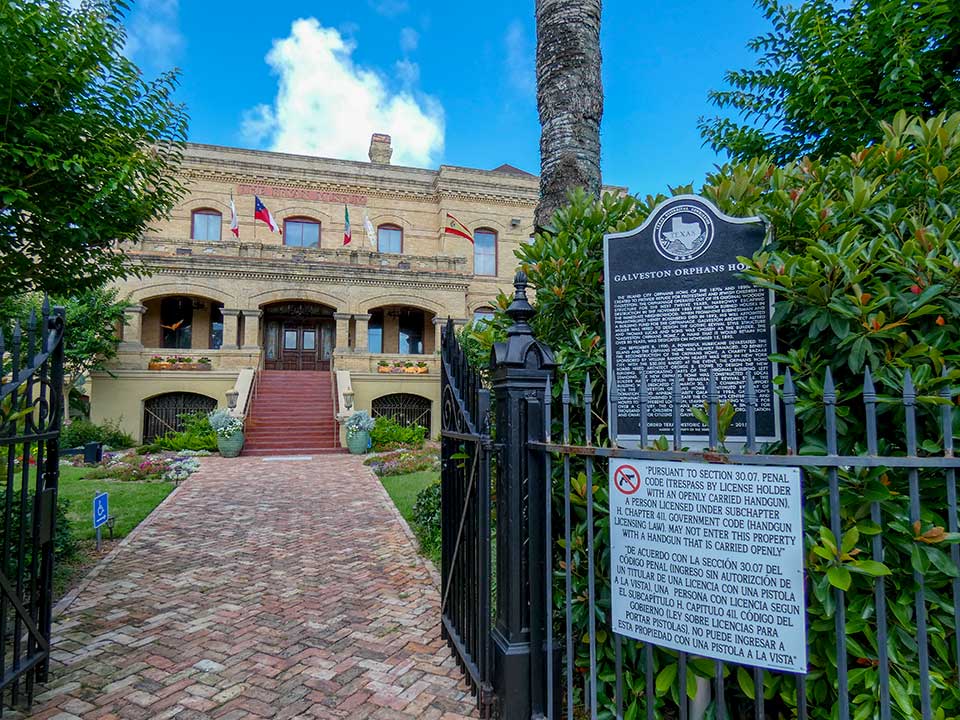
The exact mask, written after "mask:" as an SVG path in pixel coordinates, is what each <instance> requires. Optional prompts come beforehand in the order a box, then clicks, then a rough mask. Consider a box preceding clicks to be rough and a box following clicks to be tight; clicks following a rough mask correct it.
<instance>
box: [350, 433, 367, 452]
mask: <svg viewBox="0 0 960 720" xmlns="http://www.w3.org/2000/svg"><path fill="white" fill-rule="evenodd" d="M369 447H370V433H368V432H367V431H366V430H356V431H354V432H351V433H347V449H349V450H350V452H351V453H353V454H354V455H363V454H364V453H365V452H367V449H368V448H369Z"/></svg>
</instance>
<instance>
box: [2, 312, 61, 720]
mask: <svg viewBox="0 0 960 720" xmlns="http://www.w3.org/2000/svg"><path fill="white" fill-rule="evenodd" d="M63 330H64V311H63V309H62V308H55V309H54V310H53V311H52V312H51V310H50V306H49V303H47V302H44V304H43V310H42V315H41V317H40V318H39V321H38V319H37V317H36V315H31V317H30V320H29V322H28V323H27V326H26V332H25V333H24V332H23V331H22V329H21V327H20V324H19V323H17V324H16V325H15V326H14V328H13V333H12V336H11V338H10V344H9V346H8V345H6V344H5V338H4V337H3V333H2V331H0V453H2V455H3V462H4V465H5V469H4V472H3V474H2V477H3V483H4V484H3V486H2V499H0V502H2V508H0V519H2V526H0V563H2V564H0V713H2V711H3V707H4V704H5V703H6V704H9V705H10V706H16V705H18V704H20V703H22V702H23V701H26V704H27V705H29V704H30V703H31V702H32V701H33V693H34V683H35V682H37V681H39V682H43V681H45V680H46V677H47V673H48V670H49V663H50V627H51V612H52V608H53V562H54V543H53V538H54V533H55V531H56V528H55V524H56V523H55V520H56V512H55V508H56V507H57V483H58V480H59V477H60V454H59V441H58V438H59V435H60V422H61V418H62V414H63V380H64V378H63Z"/></svg>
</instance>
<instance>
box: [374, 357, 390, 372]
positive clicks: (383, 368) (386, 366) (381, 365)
mask: <svg viewBox="0 0 960 720" xmlns="http://www.w3.org/2000/svg"><path fill="white" fill-rule="evenodd" d="M377 372H378V373H388V372H390V363H388V362H387V361H386V360H381V361H380V362H378V363H377Z"/></svg>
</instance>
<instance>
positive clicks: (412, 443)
mask: <svg viewBox="0 0 960 720" xmlns="http://www.w3.org/2000/svg"><path fill="white" fill-rule="evenodd" d="M426 435H427V429H426V428H425V427H421V426H420V425H401V424H400V423H398V422H397V421H396V420H394V419H393V418H388V417H378V418H377V420H376V422H375V424H374V426H373V430H371V431H370V442H371V443H372V445H373V449H374V451H382V450H391V449H393V448H398V447H414V448H419V447H421V446H422V445H423V439H424V438H425V437H426Z"/></svg>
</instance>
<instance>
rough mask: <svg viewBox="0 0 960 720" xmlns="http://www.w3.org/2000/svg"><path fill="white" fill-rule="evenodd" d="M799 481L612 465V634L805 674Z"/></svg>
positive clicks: (701, 467) (663, 465)
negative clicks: (613, 631) (615, 633)
mask: <svg viewBox="0 0 960 720" xmlns="http://www.w3.org/2000/svg"><path fill="white" fill-rule="evenodd" d="M802 507H803V506H802V496H801V494H800V469H799V468H787V467H775V466H758V465H717V464H709V463H686V462H684V463H677V462H654V461H646V460H611V461H610V544H611V553H610V557H611V568H610V578H611V584H612V586H613V587H612V592H613V603H612V605H613V607H612V610H613V629H614V630H615V631H616V632H618V633H620V634H621V635H624V636H627V637H632V638H635V639H637V640H643V641H648V642H652V643H654V644H656V645H660V646H663V647H668V648H673V649H674V650H684V651H687V652H690V653H693V654H696V655H700V656H702V657H709V658H714V659H717V660H725V661H728V662H733V663H739V664H743V665H752V666H754V667H762V668H768V669H771V670H782V671H787V672H795V673H805V672H807V645H806V622H805V619H806V607H805V603H804V595H803V520H802V517H803V516H802Z"/></svg>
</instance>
